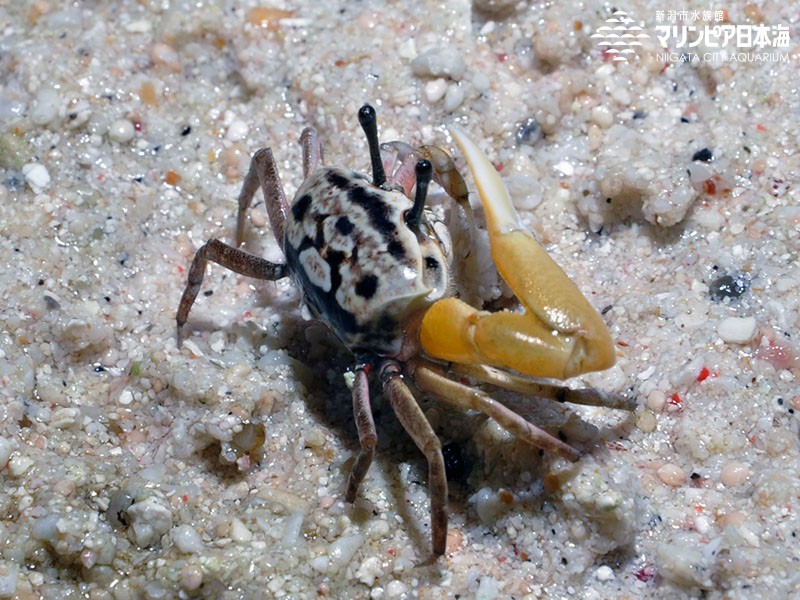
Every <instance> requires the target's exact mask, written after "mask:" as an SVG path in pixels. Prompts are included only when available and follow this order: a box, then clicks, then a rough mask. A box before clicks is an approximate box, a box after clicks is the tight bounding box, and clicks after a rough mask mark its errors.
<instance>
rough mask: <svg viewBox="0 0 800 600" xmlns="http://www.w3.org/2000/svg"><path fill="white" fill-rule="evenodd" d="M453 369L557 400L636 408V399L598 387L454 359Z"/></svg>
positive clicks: (485, 380)
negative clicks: (566, 383) (574, 386)
mask: <svg viewBox="0 0 800 600" xmlns="http://www.w3.org/2000/svg"><path fill="white" fill-rule="evenodd" d="M450 372H451V373H455V374H457V375H466V376H467V377H472V378H474V379H478V380H479V381H483V382H484V383H489V384H491V385H494V386H497V387H499V388H503V389H505V390H511V391H514V392H519V393H521V394H526V395H528V396H536V397H537V398H546V399H548V400H555V401H556V402H569V403H571V404H584V405H586V406H602V407H604V408H618V409H621V410H630V411H633V410H636V400H635V399H634V398H629V397H628V396H623V395H622V394H615V393H614V392H606V391H603V390H598V389H596V388H582V389H572V388H568V387H565V386H563V385H553V384H552V383H547V382H546V381H542V380H537V379H531V378H530V377H520V376H519V375H514V374H513V373H509V372H507V371H501V370H499V369H495V368H493V367H487V366H486V365H465V364H455V363H453V364H452V365H450Z"/></svg>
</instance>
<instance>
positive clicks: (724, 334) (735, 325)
mask: <svg viewBox="0 0 800 600" xmlns="http://www.w3.org/2000/svg"><path fill="white" fill-rule="evenodd" d="M755 333H756V319H755V317H728V318H727V319H723V320H722V321H721V322H720V324H719V326H718V327H717V334H718V335H719V337H720V338H722V341H723V342H727V343H729V344H746V343H748V342H749V341H750V340H752V339H753V336H754V335H755Z"/></svg>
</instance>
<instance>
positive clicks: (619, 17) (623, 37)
mask: <svg viewBox="0 0 800 600" xmlns="http://www.w3.org/2000/svg"><path fill="white" fill-rule="evenodd" d="M606 23H607V25H603V26H602V27H598V28H597V33H593V34H592V35H591V37H593V38H598V39H599V40H600V41H599V42H597V45H598V46H601V47H602V48H603V49H604V51H605V52H606V54H608V55H610V56H612V57H613V58H612V60H613V61H616V62H627V61H628V56H629V55H635V54H636V47H637V46H641V45H642V42H641V41H639V40H643V39H647V38H649V37H650V36H649V35H647V34H646V33H644V31H643V30H642V28H641V27H639V26H638V25H636V21H634V20H633V19H631V18H630V17H629V16H628V13H626V12H624V11H621V10H618V11H617V12H615V13H614V14H613V15H611V17H609V18H608V19H606Z"/></svg>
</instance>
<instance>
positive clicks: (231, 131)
mask: <svg viewBox="0 0 800 600" xmlns="http://www.w3.org/2000/svg"><path fill="white" fill-rule="evenodd" d="M249 131H250V128H249V127H248V125H247V123H245V122H244V121H240V120H239V119H236V120H235V121H233V122H232V123H231V124H230V125H229V126H228V131H227V132H226V133H225V139H226V140H228V141H231V142H238V141H241V140H243V139H245V138H246V137H247V134H248V133H249Z"/></svg>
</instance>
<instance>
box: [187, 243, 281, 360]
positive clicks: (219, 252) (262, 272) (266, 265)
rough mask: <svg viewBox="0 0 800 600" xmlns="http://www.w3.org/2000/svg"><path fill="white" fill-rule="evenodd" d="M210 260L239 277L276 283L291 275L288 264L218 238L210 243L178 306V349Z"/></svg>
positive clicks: (203, 249)
mask: <svg viewBox="0 0 800 600" xmlns="http://www.w3.org/2000/svg"><path fill="white" fill-rule="evenodd" d="M209 260H210V261H211V262H214V263H217V264H218V265H222V266H223V267H225V268H226V269H230V270H231V271H235V272H236V273H239V274H240V275H246V276H247V277H253V278H254V279H266V280H268V281H276V280H278V279H283V278H284V277H286V276H287V275H288V272H287V271H286V265H281V264H278V263H273V262H270V261H268V260H266V259H264V258H261V257H258V256H255V255H253V254H250V253H249V252H245V251H244V250H239V249H238V248H234V247H233V246H228V244H226V243H224V242H221V241H219V240H216V239H211V240H208V241H207V242H206V243H205V244H203V245H202V246H201V247H200V249H199V250H198V251H197V253H196V254H195V255H194V260H193V261H192V266H191V267H189V277H188V278H187V282H186V288H185V289H184V290H183V295H182V296H181V301H180V304H178V314H177V315H176V317H175V320H176V321H177V323H178V345H179V346H180V343H181V328H182V327H183V324H184V323H186V319H188V318H189V310H191V308H192V305H193V304H194V301H195V299H196V298H197V294H198V293H199V292H200V286H202V285H203V277H204V276H205V273H206V263H207V262H208V261H209Z"/></svg>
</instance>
